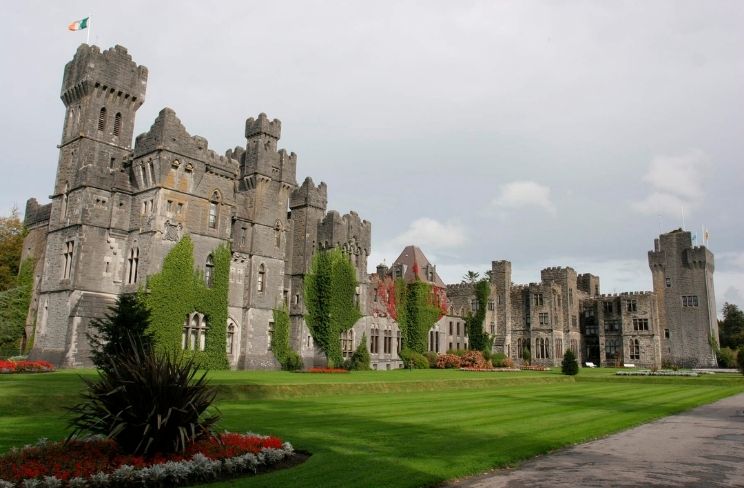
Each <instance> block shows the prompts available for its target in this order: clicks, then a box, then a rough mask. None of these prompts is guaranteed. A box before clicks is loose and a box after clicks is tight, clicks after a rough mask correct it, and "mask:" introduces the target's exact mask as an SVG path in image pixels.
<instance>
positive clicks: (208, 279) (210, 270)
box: [204, 254, 214, 288]
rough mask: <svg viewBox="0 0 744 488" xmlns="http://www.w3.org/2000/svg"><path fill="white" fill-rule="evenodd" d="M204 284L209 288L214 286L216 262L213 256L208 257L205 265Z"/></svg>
mask: <svg viewBox="0 0 744 488" xmlns="http://www.w3.org/2000/svg"><path fill="white" fill-rule="evenodd" d="M204 282H205V283H206V285H207V288H212V286H213V285H214V260H213V259H212V255H211V254H210V255H209V256H207V262H206V264H205V265H204Z"/></svg>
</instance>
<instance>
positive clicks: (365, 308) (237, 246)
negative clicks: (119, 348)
mask: <svg viewBox="0 0 744 488" xmlns="http://www.w3.org/2000/svg"><path fill="white" fill-rule="evenodd" d="M147 76H148V71H147V68H145V67H144V66H139V65H137V64H136V63H135V62H134V61H133V60H132V58H131V56H130V55H129V54H128V52H127V50H126V49H125V48H123V47H121V46H115V47H113V48H111V49H108V50H106V51H103V52H101V51H100V49H99V48H97V47H95V46H88V45H85V44H83V45H81V46H80V47H79V48H78V50H77V52H76V53H75V56H74V57H73V59H72V61H70V62H69V63H68V64H67V65H66V66H65V70H64V77H63V82H62V90H61V98H62V101H63V103H64V105H65V108H66V112H65V121H64V127H63V131H62V140H61V142H60V145H59V161H58V166H57V175H56V178H55V183H54V188H53V190H52V194H51V202H50V203H48V204H44V205H40V204H39V203H38V202H37V201H36V200H35V199H31V200H29V201H28V202H27V205H26V212H25V224H26V227H27V228H28V230H29V232H28V235H27V237H26V240H25V242H24V250H23V256H22V258H23V259H26V258H35V259H37V261H36V269H35V277H36V279H35V282H34V291H33V297H32V303H31V307H30V310H29V315H28V320H27V328H26V329H27V330H26V338H27V339H28V340H31V338H33V349H32V353H31V355H32V357H35V358H42V359H46V360H49V361H51V362H53V363H55V364H57V365H59V366H63V367H77V366H84V365H89V364H90V360H89V357H88V356H89V345H88V341H87V338H86V333H87V332H88V327H89V325H90V322H91V320H93V319H96V318H101V317H103V316H104V315H105V314H106V313H107V311H108V309H109V307H110V306H111V305H112V304H113V303H114V301H115V299H116V297H117V296H118V295H119V294H122V293H131V292H135V291H137V290H138V289H139V288H140V287H142V286H143V285H144V283H145V282H146V278H147V276H150V275H152V274H154V273H157V272H159V271H160V270H161V268H162V263H163V259H164V258H165V256H166V255H167V254H168V252H169V251H170V250H171V249H172V248H173V246H174V245H175V244H176V243H177V242H178V241H179V240H180V239H181V238H182V237H183V236H184V235H185V234H188V235H190V236H191V239H192V241H193V244H194V260H195V263H196V266H197V268H199V269H200V270H201V271H203V274H204V277H205V279H206V280H207V282H208V281H209V279H210V276H211V273H212V272H213V269H212V268H213V266H214V264H213V262H212V259H211V253H212V252H213V251H214V250H215V249H216V248H217V247H218V246H220V245H226V246H227V247H228V248H229V249H230V251H231V254H232V261H231V266H230V272H229V296H228V303H229V305H228V323H227V324H226V332H227V334H226V336H227V340H226V344H225V351H226V355H227V357H228V361H229V364H230V365H231V367H233V368H238V369H252V368H277V367H278V363H277V362H276V360H275V359H274V357H273V354H272V352H271V350H270V341H271V334H272V331H273V310H274V309H276V308H278V307H280V306H281V305H282V304H285V305H286V306H287V307H288V310H289V313H290V319H291V331H290V337H291V341H290V342H291V346H292V348H293V349H294V350H295V351H297V352H298V353H299V354H300V355H301V356H302V358H303V360H304V362H305V363H306V365H312V364H317V363H322V362H324V358H322V357H321V356H320V355H319V353H318V351H316V348H315V347H314V345H313V341H312V337H311V335H310V333H309V330H308V328H307V326H306V324H305V322H304V313H305V305H304V297H303V294H304V276H305V274H306V273H307V272H308V271H309V268H310V263H311V260H312V256H313V254H314V253H315V252H316V251H317V250H322V249H328V248H340V249H341V250H342V251H343V252H344V253H345V254H346V255H347V256H348V258H349V260H350V261H351V263H352V264H353V265H354V267H355V269H356V272H357V281H358V282H359V286H358V287H357V302H358V304H359V307H360V310H361V312H362V318H361V319H359V321H358V322H357V323H356V324H355V325H354V326H353V328H352V329H350V330H349V331H348V332H345V333H344V334H342V336H341V337H340V338H339V340H340V341H341V346H342V352H343V354H344V356H347V357H348V356H351V354H352V353H353V351H354V349H355V348H356V346H357V345H358V343H359V341H360V340H361V338H362V336H363V335H366V336H367V338H368V344H369V348H370V353H371V357H372V364H373V367H374V368H375V369H395V368H399V367H401V366H402V362H401V360H400V357H399V352H400V350H401V335H400V329H399V328H398V325H397V323H396V321H395V318H394V317H393V316H391V314H390V307H389V303H386V300H389V296H388V297H386V296H383V295H384V293H381V292H383V291H384V290H385V286H384V284H385V282H386V280H387V281H388V282H389V281H390V280H395V279H404V280H408V281H410V280H420V281H425V282H427V283H429V284H431V285H432V289H433V290H434V293H435V295H436V297H437V300H438V303H440V304H441V305H442V308H443V311H442V316H441V318H440V319H439V320H438V321H437V322H436V323H435V324H434V326H433V327H432V328H431V330H430V331H429V344H428V345H429V350H430V351H432V352H442V353H443V352H446V351H447V350H448V349H465V348H467V345H468V338H467V331H466V330H465V323H466V322H465V318H466V317H467V316H468V314H469V313H472V311H473V310H474V309H473V307H474V306H477V304H475V302H474V293H473V288H472V285H449V286H448V285H445V284H444V283H443V282H442V280H441V278H440V277H439V275H438V274H437V272H436V267H435V266H434V265H433V264H432V263H430V262H429V261H428V260H427V259H426V257H425V256H424V254H423V252H421V250H420V249H418V248H416V247H415V246H409V247H406V248H405V249H404V250H403V252H402V253H401V255H400V257H399V258H398V259H397V260H396V261H395V262H394V263H393V265H392V266H391V267H390V268H388V267H386V266H380V267H378V268H377V273H373V274H372V275H369V274H368V273H367V257H368V256H369V253H370V251H371V224H370V223H369V222H367V221H366V220H362V219H361V218H360V217H359V216H358V215H357V214H356V213H355V212H349V213H347V214H343V215H342V214H340V213H338V212H336V211H329V210H328V209H327V201H328V198H327V187H326V185H325V183H322V182H321V183H320V184H318V185H316V184H315V183H314V182H313V180H312V179H310V178H306V179H305V180H304V181H303V182H302V184H298V183H297V180H296V170H297V156H296V155H295V154H294V153H288V152H287V151H285V150H284V149H279V148H278V141H279V139H280V136H281V122H280V121H279V120H276V119H274V120H270V119H269V118H268V117H267V116H266V115H265V114H260V115H259V116H258V117H255V118H253V117H252V118H249V119H248V120H247V121H246V123H245V139H246V141H245V143H244V144H241V145H240V146H237V147H235V148H234V149H230V150H228V151H226V152H225V153H224V155H218V154H217V153H215V152H214V151H212V150H210V149H209V146H208V142H207V140H206V139H205V138H203V137H200V136H196V135H190V134H189V133H188V131H187V130H186V128H185V127H184V126H183V124H182V123H181V121H180V120H179V119H178V118H177V117H176V114H175V112H174V111H173V110H171V109H169V108H165V109H163V110H162V111H161V112H160V113H159V115H158V116H157V118H156V119H155V121H154V122H153V124H152V126H151V128H150V130H149V131H147V132H145V133H144V134H141V135H139V136H137V138H136V139H135V141H134V145H133V147H132V140H133V131H134V120H135V114H136V111H137V109H138V108H139V107H140V106H141V105H142V103H143V102H144V99H145V92H146V86H147ZM649 263H650V265H651V269H652V273H653V283H654V291H653V292H644V293H624V294H620V295H613V296H609V295H601V294H600V290H599V278H598V277H596V276H593V275H590V274H581V275H579V274H577V273H576V272H575V271H574V270H573V269H571V268H548V269H545V270H543V271H542V273H541V282H540V283H533V284H529V285H514V284H513V283H512V282H511V263H509V262H508V261H494V262H493V264H492V270H491V276H490V287H491V294H490V298H489V302H488V305H487V306H488V310H487V313H486V320H485V322H484V324H483V326H484V328H485V329H486V332H488V333H489V335H490V336H491V337H492V339H493V344H494V350H495V351H497V352H502V353H504V354H506V355H507V356H509V357H512V358H515V360H517V361H520V360H521V359H520V358H521V357H522V356H523V353H524V351H525V350H528V351H530V358H531V360H532V362H533V363H535V362H536V363H539V364H546V365H557V364H560V360H561V358H562V355H563V352H564V351H565V350H566V349H567V348H571V349H573V350H574V351H575V352H576V353H577V355H578V356H579V358H580V360H583V361H589V362H594V363H595V364H598V365H614V364H621V363H628V362H632V363H635V364H638V365H645V366H659V365H661V362H662V360H663V359H665V358H677V359H690V360H691V361H694V362H695V363H696V364H699V365H714V364H715V355H714V353H713V348H712V347H711V343H712V342H711V341H712V340H713V339H715V340H717V337H718V330H717V321H716V309H715V301H714V298H713V281H712V273H713V255H712V254H711V252H710V251H709V250H707V249H705V248H704V247H693V246H692V243H691V236H690V233H689V232H684V231H674V232H671V233H669V234H663V235H662V236H660V238H659V239H657V241H656V244H655V248H654V251H651V252H650V253H649ZM207 320H208V318H205V317H204V316H202V315H201V314H200V313H199V311H198V310H194V311H193V313H192V314H189V315H188V316H187V317H184V324H183V338H184V339H183V347H184V348H185V349H202V350H203V348H204V345H205V343H206V341H209V340H211V339H210V335H209V330H210V328H209V324H208V323H207ZM192 337H193V339H191V338H192Z"/></svg>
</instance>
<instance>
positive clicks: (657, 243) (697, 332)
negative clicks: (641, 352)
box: [648, 229, 718, 367]
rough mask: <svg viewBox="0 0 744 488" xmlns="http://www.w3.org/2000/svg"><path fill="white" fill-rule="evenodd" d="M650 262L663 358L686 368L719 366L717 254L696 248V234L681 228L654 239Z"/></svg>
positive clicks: (702, 248)
mask: <svg viewBox="0 0 744 488" xmlns="http://www.w3.org/2000/svg"><path fill="white" fill-rule="evenodd" d="M648 263H649V267H650V268H651V274H652V277H653V283H654V292H655V293H656V296H657V297H658V300H659V322H660V329H661V332H662V338H661V341H662V342H661V355H662V358H663V359H666V360H671V361H675V362H681V363H683V364H685V365H687V364H686V363H689V365H697V366H710V367H713V366H716V356H715V351H714V349H713V346H712V341H715V342H716V344H717V343H718V321H717V319H716V302H715V294H714V291H713V271H714V269H715V265H714V259H713V253H712V252H710V250H708V249H707V248H705V247H704V246H698V247H693V246H692V235H691V234H690V232H687V231H684V230H682V229H677V230H674V231H672V232H669V233H666V234H661V235H660V236H659V238H658V239H655V240H654V250H653V251H649V253H648ZM693 363H695V364H693Z"/></svg>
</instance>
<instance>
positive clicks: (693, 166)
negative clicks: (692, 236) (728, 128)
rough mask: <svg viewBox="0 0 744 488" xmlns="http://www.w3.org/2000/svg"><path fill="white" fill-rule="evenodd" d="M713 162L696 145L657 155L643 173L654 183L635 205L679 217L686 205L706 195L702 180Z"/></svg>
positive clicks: (689, 206)
mask: <svg viewBox="0 0 744 488" xmlns="http://www.w3.org/2000/svg"><path fill="white" fill-rule="evenodd" d="M710 165H711V161H710V158H709V157H708V155H707V154H705V153H704V152H702V151H700V150H697V149H696V150H693V151H690V152H688V153H686V154H683V155H680V156H657V157H655V158H654V159H653V160H652V161H651V164H650V165H649V169H648V173H646V175H645V176H644V177H643V181H645V182H647V183H648V184H649V185H651V193H650V194H649V195H648V196H647V197H646V198H645V199H644V200H642V201H640V202H635V203H633V208H634V209H635V210H637V211H638V212H641V213H645V214H658V215H668V216H674V217H677V216H679V215H680V214H681V212H682V208H683V207H684V208H686V209H693V208H695V207H697V206H699V205H700V204H701V203H702V201H703V199H704V197H705V192H704V190H703V183H704V181H705V176H706V173H707V172H708V170H709V168H710Z"/></svg>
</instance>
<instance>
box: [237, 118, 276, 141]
mask: <svg viewBox="0 0 744 488" xmlns="http://www.w3.org/2000/svg"><path fill="white" fill-rule="evenodd" d="M257 136H267V137H271V138H273V139H276V140H279V139H280V138H281V136H282V121H281V120H279V119H274V120H269V118H268V117H267V116H266V114H265V113H263V112H261V113H260V114H258V117H257V118H255V119H254V118H253V117H250V118H248V119H247V120H246V121H245V138H246V139H252V138H254V137H257Z"/></svg>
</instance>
